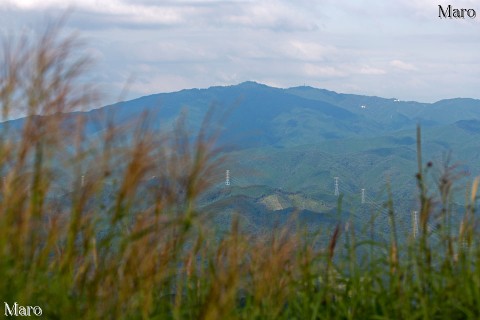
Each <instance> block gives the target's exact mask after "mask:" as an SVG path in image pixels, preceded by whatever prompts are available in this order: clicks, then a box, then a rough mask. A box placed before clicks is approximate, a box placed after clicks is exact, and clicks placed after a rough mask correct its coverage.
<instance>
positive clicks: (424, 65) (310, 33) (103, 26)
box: [0, 0, 480, 102]
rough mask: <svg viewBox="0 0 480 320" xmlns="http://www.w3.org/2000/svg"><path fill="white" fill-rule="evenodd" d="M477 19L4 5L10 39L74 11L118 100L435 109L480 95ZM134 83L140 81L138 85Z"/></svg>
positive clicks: (235, 3)
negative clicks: (362, 101)
mask: <svg viewBox="0 0 480 320" xmlns="http://www.w3.org/2000/svg"><path fill="white" fill-rule="evenodd" d="M450 3H451V4H453V5H454V8H472V9H475V10H476V11H477V14H478V17H477V18H476V19H470V18H467V19H447V20H445V19H439V18H438V5H444V6H445V7H446V6H447V4H448V3H446V2H444V1H442V0H438V1H433V0H395V1H385V0H363V1H362V0H291V1H286V0H276V1H274V0H158V1H155V0H136V1H134V0H102V1H100V0H78V1H73V0H41V1H35V0H17V1H13V0H0V21H1V22H0V30H1V32H2V33H3V34H6V33H9V32H11V31H12V30H26V31H31V30H33V31H34V30H37V29H38V28H39V26H41V25H42V23H43V22H45V21H46V20H48V18H49V17H50V18H53V17H56V16H58V15H59V13H61V12H62V11H64V10H65V9H68V8H70V9H72V10H73V13H72V14H71V15H70V18H69V20H68V23H67V27H68V29H72V30H78V31H80V33H81V34H82V35H83V37H84V38H85V39H86V40H87V44H88V52H89V53H90V54H91V55H93V56H94V57H95V60H96V67H95V69H94V70H93V71H92V72H93V73H94V77H95V79H96V81H98V83H99V84H100V85H101V88H102V90H103V92H104V94H105V95H106V97H107V98H106V100H107V102H112V101H113V100H115V99H117V97H118V96H119V95H120V92H121V91H122V88H124V87H125V85H126V83H129V85H128V94H127V96H126V97H124V98H135V97H138V96H142V95H147V94H152V93H158V92H169V91H176V90H180V89H183V88H193V87H199V88H206V87H209V86H213V85H231V84H237V83H240V82H243V81H247V80H254V81H257V82H261V83H265V84H268V85H272V86H277V87H291V86H298V85H303V84H306V85H310V86H314V87H318V88H326V89H329V90H334V91H337V92H345V93H359V94H367V95H377V96H382V97H388V98H392V97H396V98H399V99H402V100H417V101H425V102H433V101H437V100H440V99H444V98H453V97H473V98H480V86H479V84H480V0H470V1H469V0H456V1H451V2H450ZM129 79H130V80H132V81H129Z"/></svg>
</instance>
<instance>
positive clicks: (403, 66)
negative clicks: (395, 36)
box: [390, 60, 417, 71]
mask: <svg viewBox="0 0 480 320" xmlns="http://www.w3.org/2000/svg"><path fill="white" fill-rule="evenodd" d="M390 65H391V66H392V67H395V68H397V69H400V70H405V71H415V70H417V68H416V67H415V66H414V65H413V64H411V63H407V62H404V61H401V60H392V61H391V62H390Z"/></svg>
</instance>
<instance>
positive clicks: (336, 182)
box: [333, 177, 340, 196]
mask: <svg viewBox="0 0 480 320" xmlns="http://www.w3.org/2000/svg"><path fill="white" fill-rule="evenodd" d="M333 179H335V195H336V196H339V195H340V191H338V179H339V178H338V177H335V178H333Z"/></svg>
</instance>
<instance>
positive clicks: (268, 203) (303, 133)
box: [9, 82, 480, 225]
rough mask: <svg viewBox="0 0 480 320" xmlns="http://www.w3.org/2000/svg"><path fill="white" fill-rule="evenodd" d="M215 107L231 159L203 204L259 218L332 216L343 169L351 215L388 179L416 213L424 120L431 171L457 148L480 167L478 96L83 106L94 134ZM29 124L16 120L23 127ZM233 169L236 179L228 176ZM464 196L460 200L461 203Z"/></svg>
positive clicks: (213, 92) (377, 202)
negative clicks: (109, 124) (107, 123)
mask: <svg viewBox="0 0 480 320" xmlns="http://www.w3.org/2000/svg"><path fill="white" fill-rule="evenodd" d="M209 110H213V117H212V121H211V123H212V124H213V126H211V127H209V129H210V130H211V131H214V132H219V140H218V145H219V146H221V147H223V151H222V152H223V155H225V156H226V157H227V161H226V162H225V164H224V167H223V168H220V169H219V171H218V173H217V180H218V183H217V185H216V186H215V187H214V188H213V189H212V190H210V191H208V192H207V193H206V195H205V196H204V197H203V198H202V199H201V201H200V202H201V204H202V206H203V207H205V208H216V210H218V211H221V212H234V211H244V212H249V213H245V217H246V219H247V220H248V221H253V222H252V223H251V225H255V224H257V223H259V222H258V221H264V220H262V218H259V216H258V215H272V214H274V213H278V214H279V215H280V216H281V214H280V213H286V212H294V211H295V210H300V212H301V216H302V217H304V218H305V221H330V222H331V221H332V220H331V219H332V217H331V215H332V214H334V212H335V208H336V207H337V197H335V196H333V193H334V183H333V181H334V180H333V178H334V177H339V180H340V185H339V191H340V192H341V193H343V194H344V202H345V204H344V206H343V207H344V209H345V210H344V211H345V212H343V213H342V215H344V214H348V213H349V214H353V213H355V212H357V211H362V210H363V211H365V210H366V211H369V212H371V211H378V212H380V213H381V212H384V207H383V202H384V201H385V200H386V198H387V192H386V186H387V185H389V186H390V188H391V191H392V194H393V198H394V199H393V200H394V202H395V203H396V205H397V206H398V208H399V209H398V210H399V212H400V213H401V214H402V215H404V217H405V219H407V220H408V218H406V217H407V216H408V217H409V212H411V210H412V209H413V208H414V207H415V205H416V198H415V195H416V194H417V193H416V181H415V178H414V176H415V173H416V171H417V162H416V126H417V124H420V125H421V126H422V131H423V135H422V136H423V141H422V146H423V159H424V160H432V161H433V163H434V168H433V169H432V177H433V176H436V175H437V176H438V175H439V174H440V173H441V171H442V168H444V167H445V161H446V159H448V158H449V157H448V155H449V154H451V155H452V156H450V158H449V159H450V161H451V162H452V163H456V164H458V166H457V167H458V168H461V171H462V173H464V174H470V175H478V173H479V172H480V162H479V161H478V160H479V159H480V148H479V142H478V141H479V138H480V100H475V99H461V98H457V99H449V100H441V101H438V102H436V103H420V102H414V101H399V100H398V99H395V98H381V97H370V96H362V95H354V94H341V93H336V92H333V91H328V90H324V89H317V88H312V87H307V86H302V87H294V88H288V89H280V88H273V87H269V86H266V85H263V84H259V83H256V82H244V83H241V84H238V85H233V86H225V87H219V86H217V87H211V88H208V89H188V90H181V91H178V92H172V93H160V94H154V95H150V96H146V97H141V98H138V99H135V100H131V101H124V102H119V103H116V104H114V105H109V106H106V107H103V108H99V109H95V110H91V111H89V112H87V113H84V114H85V115H86V116H87V126H86V128H87V129H86V135H87V136H90V137H94V136H95V135H97V134H99V133H101V132H102V130H104V123H105V122H104V121H102V120H101V119H109V120H110V121H111V122H112V123H113V124H116V125H127V124H128V123H131V122H132V119H137V118H139V117H140V116H141V114H142V113H148V117H146V118H145V125H148V126H149V127H150V128H152V129H154V130H163V129H169V128H171V127H172V125H173V123H174V122H175V120H176V119H177V118H178V117H179V116H180V115H181V114H183V115H184V116H185V120H186V123H187V126H188V128H189V129H191V131H192V132H197V131H198V129H199V128H200V127H201V125H202V121H203V120H204V118H205V117H206V115H207V114H208V112H209ZM78 115H79V113H74V114H72V115H71V116H70V117H71V119H70V120H72V121H73V120H74V119H75V117H77V116H78ZM22 123H23V120H22V119H19V120H14V121H10V122H9V124H10V125H11V127H14V128H20V127H21V126H22ZM226 169H228V170H230V172H231V177H232V186H230V187H227V186H225V184H224V172H225V170H226ZM464 182H465V181H463V180H462V182H461V183H464ZM362 189H365V191H366V199H365V202H364V203H362V202H361V190H362ZM365 191H364V192H365ZM463 197H464V195H463V194H462V195H458V197H457V198H455V201H457V202H458V203H461V201H463ZM365 206H368V208H366V207H365ZM360 209H361V210H360ZM367 209H368V210H367ZM253 213H255V214H253ZM252 214H253V216H252ZM326 214H328V215H329V216H328V217H327V216H325V215H326ZM319 215H320V216H319ZM343 217H345V216H343ZM337 218H338V219H339V218H340V217H337ZM268 220H269V219H267V221H268ZM407 224H408V223H407Z"/></svg>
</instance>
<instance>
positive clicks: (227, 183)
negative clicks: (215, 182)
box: [225, 170, 230, 186]
mask: <svg viewBox="0 0 480 320" xmlns="http://www.w3.org/2000/svg"><path fill="white" fill-rule="evenodd" d="M225 185H226V186H229V185H230V170H226V171H225Z"/></svg>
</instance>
